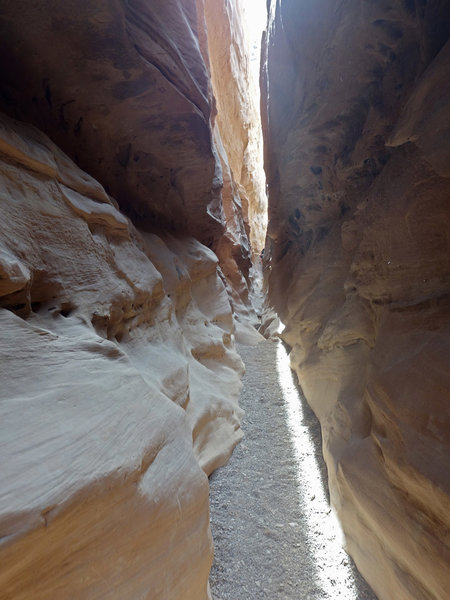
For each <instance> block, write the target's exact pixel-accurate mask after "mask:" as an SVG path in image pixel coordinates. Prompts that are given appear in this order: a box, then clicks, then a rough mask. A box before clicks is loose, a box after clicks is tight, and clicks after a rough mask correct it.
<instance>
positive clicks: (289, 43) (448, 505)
mask: <svg viewBox="0 0 450 600" xmlns="http://www.w3.org/2000/svg"><path fill="white" fill-rule="evenodd" d="M449 23H450V13H449V4H448V2H439V1H436V2H406V1H400V0H395V1H392V2H354V3H351V2H350V3H349V2H337V3H336V2H334V1H331V0H319V1H317V0H315V1H312V0H311V1H306V2H302V3H296V2H292V1H288V0H286V1H283V2H279V1H274V2H272V3H271V11H270V17H269V26H268V34H267V36H266V39H265V43H264V48H263V65H262V67H263V70H262V82H263V89H264V93H263V101H262V112H263V129H264V135H265V152H266V155H265V168H266V173H267V180H268V189H269V231H268V243H267V246H266V261H265V268H266V274H267V282H268V289H269V296H270V299H271V303H272V305H273V306H274V307H275V309H276V310H277V311H278V313H279V314H280V317H281V319H282V321H283V322H284V323H285V324H286V329H285V331H284V333H283V334H282V337H283V339H284V340H285V341H286V342H287V343H288V344H289V346H290V347H291V353H290V360H291V365H292V368H293V369H294V370H295V371H296V372H297V374H298V378H299V381H300V382H301V385H302V388H303V391H304V393H305V396H306V398H307V400H308V402H309V403H310V405H311V407H312V408H313V410H314V412H315V413H316V415H317V416H318V418H319V420H320V422H321V426H322V434H323V453H324V457H325V460H326V462H327V466H328V478H329V485H330V493H331V500H332V504H333V506H334V508H335V509H336V511H337V513H338V515H339V518H340V520H341V523H342V524H343V528H344V532H345V535H346V540H347V548H348V551H349V552H350V554H351V555H352V557H353V558H354V560H355V562H356V564H357V566H358V568H359V570H360V571H361V572H362V574H363V575H364V577H365V578H366V579H367V581H368V582H369V583H370V585H371V586H372V587H373V589H374V590H375V592H376V594H377V595H378V597H379V598H380V599H385V600H391V599H392V598H396V599H400V598H404V599H405V600H406V599H409V600H410V599H411V598H415V599H421V600H425V599H430V598H433V599H436V600H437V599H439V600H444V598H446V597H447V596H448V590H449V588H450V580H449V571H448V564H449V560H450V554H449V552H450V551H449V546H450V544H449V537H448V534H449V531H450V522H449V515H450V510H449V509H450V501H449V493H450V479H449V472H450V463H449V456H450V452H449V450H450V448H449V438H448V432H449V427H450V422H449V414H448V402H449V397H450V379H449V377H450V371H449V369H448V356H449V352H450V346H449V343H450V329H449V322H450V321H449V317H450V303H449V298H450V238H449V233H448V232H449V231H450V204H449V194H450V182H449V177H450V130H449V122H450V121H449V117H450V104H449V101H450V88H449V81H450V80H449V77H448V72H449V64H450V45H449V42H448V39H449V27H448V24H449Z"/></svg>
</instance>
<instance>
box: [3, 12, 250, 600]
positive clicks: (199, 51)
mask: <svg viewBox="0 0 450 600" xmlns="http://www.w3.org/2000/svg"><path fill="white" fill-rule="evenodd" d="M204 11H205V8H204V6H203V4H202V2H200V1H199V2H197V3H196V2H194V0H174V1H173V2H151V3H148V2H141V1H139V0H133V1H130V2H122V1H120V0H113V1H112V2H110V1H108V2H104V1H100V2H97V1H95V2H94V1H92V2H83V3H81V4H80V3H77V2H64V3H54V2H46V1H44V2H40V3H33V4H32V5H30V3H29V2H22V1H20V0H19V1H18V2H16V3H12V4H11V3H10V2H0V31H1V35H0V48H1V56H2V72H1V75H0V108H1V109H2V110H3V111H4V113H6V114H5V115H1V116H0V194H1V206H2V228H1V231H0V319H1V321H2V334H1V337H0V353H1V360H0V379H1V386H0V413H1V417H0V421H1V427H0V447H1V451H2V457H3V460H2V466H1V467H0V469H1V480H2V489H1V491H0V563H1V567H0V589H1V594H0V595H1V596H2V598H5V599H7V598H8V599H9V598H11V599H13V598H14V600H20V599H21V598H23V599H25V598H29V597H30V594H31V595H32V596H33V598H36V599H37V600H38V599H42V600H44V599H48V598H80V599H83V600H84V599H86V598H96V597H99V596H102V597H105V598H125V597H126V598H152V600H153V599H155V600H156V599H161V600H163V599H164V600H167V599H169V598H183V599H186V600H188V599H190V598H192V600H200V599H202V598H205V599H206V598H208V597H209V592H208V573H209V568H210V564H211V559H212V542H211V535H210V530H209V509H208V506H209V505H208V483H207V475H208V474H210V473H211V472H212V470H214V469H215V468H217V467H218V466H219V465H221V464H223V463H224V462H225V461H226V460H227V458H228V456H229V454H230V452H231V451H232V449H233V447H234V445H235V444H236V443H237V442H238V441H239V439H240V438H241V436H242V432H241V430H240V425H239V423H240V417H241V410H240V409H239V407H238V405H237V398H238V393H239V389H240V376H241V374H242V369H243V365H242V362H241V360H240V359H239V357H238V355H237V354H236V352H235V350H234V336H235V333H236V326H237V324H238V322H237V320H236V313H239V315H240V322H241V325H240V327H241V326H242V323H243V321H244V320H245V319H247V320H248V318H249V317H251V306H250V304H249V300H248V289H249V285H250V278H249V271H250V267H251V244H250V242H249V236H250V235H251V228H249V223H248V214H247V212H246V211H244V210H243V209H242V204H243V202H242V199H241V197H242V198H244V196H245V198H246V197H247V196H246V195H245V194H247V195H251V194H253V196H255V194H256V192H253V191H252V190H251V189H250V188H251V186H252V184H251V182H250V183H249V184H248V188H246V189H245V190H244V189H243V188H242V185H243V184H242V182H241V179H239V178H238V177H237V176H236V178H235V175H234V174H233V172H232V169H231V167H230V164H231V161H230V159H229V156H232V153H230V149H229V147H227V144H226V143H223V144H222V145H219V140H220V136H218V135H217V133H216V132H217V127H216V126H215V121H216V112H217V111H216V108H215V107H216V104H219V102H217V103H216V100H215V98H214V95H213V86H212V83H211V69H212V66H211V65H213V64H214V60H215V58H214V56H211V58H210V56H209V49H208V39H209V38H210V36H211V35H212V36H214V35H215V33H214V31H213V32H211V31H209V30H208V29H207V26H206V17H205V12H204ZM221 14H223V15H224V18H228V17H227V13H226V11H225V10H224V11H223V13H221ZM211 26H212V25H211ZM214 26H215V25H214ZM226 26H227V27H229V26H230V24H229V23H227V24H226ZM233 26H234V25H233ZM239 39H240V38H239ZM241 60H242V72H243V73H245V72H246V63H245V49H242V54H241V55H240V56H239V57H238V58H237V59H236V61H237V62H235V63H234V68H235V73H234V77H237V75H236V73H237V72H238V70H239V61H241ZM235 83H236V82H234V84H235ZM234 84H233V85H234ZM216 93H220V90H219V91H216ZM239 101H240V102H242V103H243V104H242V110H241V112H240V113H239V106H238V105H236V106H237V109H238V114H237V115H236V116H235V119H236V122H237V121H238V120H239V119H240V118H241V116H242V115H244V114H246V112H245V111H246V110H247V109H246V108H245V107H246V106H247V104H246V103H247V100H246V99H245V96H242V97H240V99H239ZM242 118H243V117H242ZM26 123H28V124H26ZM30 124H31V125H30ZM235 126H236V127H237V125H236V124H235ZM249 160H250V159H249ZM249 168H250V167H249ZM239 177H240V174H239ZM255 185H256V184H255ZM230 190H232V192H230ZM244 192H245V193H244ZM216 253H217V254H216ZM233 311H234V312H233Z"/></svg>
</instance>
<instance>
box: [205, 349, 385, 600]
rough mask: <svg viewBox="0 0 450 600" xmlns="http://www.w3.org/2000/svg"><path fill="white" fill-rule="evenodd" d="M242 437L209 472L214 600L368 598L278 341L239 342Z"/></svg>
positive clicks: (312, 426) (314, 425)
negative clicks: (331, 502)
mask: <svg viewBox="0 0 450 600" xmlns="http://www.w3.org/2000/svg"><path fill="white" fill-rule="evenodd" d="M239 351H240V354H241V356H242V358H243V360H244V362H245V365H246V374H245V377H244V386H243V389H242V394H241V400H240V404H241V406H242V408H243V409H244V410H245V412H246V416H245V418H244V422H243V428H244V431H245V438H244V440H243V442H241V443H240V444H239V445H238V446H237V448H236V449H235V451H234V453H233V456H232V457H231V459H230V461H229V463H228V464H227V465H226V466H225V467H223V468H222V469H219V470H218V471H216V472H215V473H214V474H213V475H212V476H211V479H210V488H211V493H210V494H211V526H212V532H213V538H214V545H215V561H214V565H213V568H212V571H211V576H210V583H211V591H212V595H213V599H214V600H260V599H266V598H270V599H272V600H278V599H279V600H291V599H292V600H294V599H295V600H319V599H320V600H322V599H327V598H329V599H333V600H373V599H374V598H375V596H374V594H373V593H372V592H371V590H370V588H369V587H368V586H367V584H366V582H365V581H364V579H362V577H361V576H360V575H359V573H358V572H357V570H356V568H355V567H354V565H353V562H352V560H351V559H350V558H349V557H348V555H347V554H346V553H345V552H344V551H343V550H342V549H341V546H340V542H339V539H340V538H339V529H338V527H337V526H336V522H335V519H334V516H333V513H332V511H331V510H330V506H329V497H328V490H327V485H326V467H325V464H324V462H323V459H322V457H321V435H320V427H319V423H318V421H317V419H316V418H315V416H314V414H313V413H312V411H311V409H310V408H309V407H308V405H307V403H306V401H305V400H304V398H303V397H302V395H301V392H300V391H299V389H298V387H297V386H296V385H295V382H294V380H293V378H292V374H291V371H290V369H289V363H288V359H287V354H286V351H285V348H284V346H283V344H282V342H281V341H276V342H275V341H266V342H263V343H261V344H259V345H258V346H240V348H239Z"/></svg>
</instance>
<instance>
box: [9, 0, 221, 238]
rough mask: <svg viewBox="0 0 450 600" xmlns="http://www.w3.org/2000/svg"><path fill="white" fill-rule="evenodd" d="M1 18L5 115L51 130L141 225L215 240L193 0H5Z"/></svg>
mask: <svg viewBox="0 0 450 600" xmlns="http://www.w3.org/2000/svg"><path fill="white" fill-rule="evenodd" d="M0 17H1V18H0V23H1V25H0V27H1V29H0V31H1V35H0V38H1V53H2V71H3V72H2V108H3V109H4V111H5V112H7V113H8V114H10V115H11V116H12V117H14V118H16V119H20V120H25V121H28V122H31V123H33V124H34V125H36V126H37V127H38V128H39V129H41V130H43V131H44V132H45V133H47V135H49V136H50V137H51V138H52V140H53V141H54V142H56V143H57V144H58V146H60V147H61V148H62V149H63V150H64V151H65V152H66V153H67V154H68V155H70V156H71V157H72V158H73V159H74V160H75V162H76V163H77V164H78V165H79V166H80V167H81V168H82V169H83V170H85V171H87V172H89V173H90V174H91V175H92V176H94V177H95V178H96V179H97V180H98V181H100V182H101V183H102V184H103V185H104V187H105V189H106V190H107V192H108V193H109V194H111V195H112V196H114V198H116V200H117V201H118V203H119V205H120V207H121V209H122V210H123V211H125V212H126V213H127V214H129V215H130V216H131V217H135V216H137V217H139V221H140V223H141V224H144V223H145V224H146V225H148V226H150V225H151V224H154V225H155V226H156V227H161V226H164V227H165V228H166V229H172V230H182V231H186V230H187V231H189V232H190V234H191V235H193V236H195V237H198V238H199V239H202V240H203V241H205V242H206V241H211V240H212V239H214V238H215V237H217V236H219V235H220V233H221V231H222V227H221V225H222V222H221V218H220V210H219V209H220V206H219V205H220V189H219V188H220V179H218V180H217V181H216V182H215V186H216V192H217V193H216V196H215V202H214V196H213V195H211V181H212V180H213V178H214V173H215V169H216V166H215V158H214V155H213V150H212V146H211V132H210V122H209V119H210V114H211V103H210V95H209V75H208V70H207V67H206V65H205V62H204V60H203V57H202V54H201V51H200V47H199V43H198V23H197V11H196V6H195V2H193V1H182V0H174V1H173V2H166V1H165V0H158V1H156V2H144V1H142V0H132V1H131V2H122V1H120V0H113V1H112V2H111V1H110V0H100V1H97V0H95V1H88V2H83V3H81V4H80V3H79V2H76V1H75V0H74V1H68V2H63V3H55V2H40V3H34V4H32V5H30V3H29V2H27V1H25V0H24V1H21V0H19V1H18V2H14V3H11V2H1V3H0ZM216 204H217V206H216ZM209 205H210V209H209V210H207V207H208V206H209ZM218 210H219V212H218V214H216V213H217V211H218Z"/></svg>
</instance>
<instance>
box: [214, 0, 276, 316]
mask: <svg viewBox="0 0 450 600" xmlns="http://www.w3.org/2000/svg"><path fill="white" fill-rule="evenodd" d="M204 14H205V22H206V29H207V31H208V32H209V34H208V56H209V61H210V68H211V83H212V88H213V92H214V97H215V100H216V110H217V115H216V118H215V120H214V127H213V137H214V140H215V146H216V148H217V153H218V156H219V160H220V164H221V167H222V177H223V188H222V206H223V212H224V216H225V219H226V222H227V223H228V224H229V226H228V228H227V231H226V232H225V233H224V235H223V236H222V238H221V239H220V241H219V243H218V244H217V247H216V252H217V255H218V257H219V260H220V264H221V266H222V269H223V272H224V274H225V275H226V277H227V278H228V279H229V280H230V282H232V285H231V289H232V291H233V298H232V301H233V305H234V306H235V307H236V309H237V311H238V312H239V318H240V321H241V323H240V325H241V327H242V326H244V325H245V322H248V319H249V318H251V313H252V309H251V308H250V311H249V310H248V308H246V307H247V306H248V305H249V299H248V290H249V287H251V285H250V284H249V271H250V269H249V266H248V263H247V264H243V260H242V258H243V256H242V255H243V252H242V247H243V244H244V243H245V241H246V240H248V244H247V245H246V249H247V251H248V252H247V257H246V258H247V261H248V260H249V259H250V256H251V254H253V255H257V254H259V252H260V251H261V249H262V248H263V246H264V243H265V231H266V223H265V217H266V213H267V197H266V193H265V189H264V188H265V176H264V171H263V164H262V153H261V144H262V134H261V121H260V116H259V107H258V106H257V98H258V90H257V88H256V82H255V81H254V80H253V73H252V71H251V69H250V61H249V55H250V46H249V41H248V39H247V36H246V29H245V17H244V13H243V3H242V2H241V0H232V1H228V2H224V1H223V0H208V1H207V2H205V3H204ZM236 217H238V218H236ZM243 274H244V276H243Z"/></svg>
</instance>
